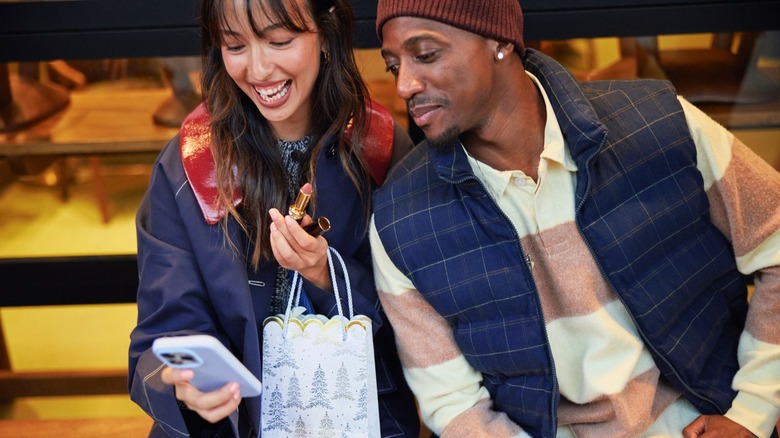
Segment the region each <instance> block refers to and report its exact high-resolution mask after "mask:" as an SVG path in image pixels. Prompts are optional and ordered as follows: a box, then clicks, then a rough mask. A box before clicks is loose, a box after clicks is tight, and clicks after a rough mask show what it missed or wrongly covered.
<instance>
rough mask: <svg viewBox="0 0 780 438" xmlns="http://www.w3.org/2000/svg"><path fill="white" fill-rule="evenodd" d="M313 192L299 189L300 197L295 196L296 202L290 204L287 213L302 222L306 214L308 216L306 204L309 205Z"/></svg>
mask: <svg viewBox="0 0 780 438" xmlns="http://www.w3.org/2000/svg"><path fill="white" fill-rule="evenodd" d="M310 199H311V194H306V193H303V190H299V191H298V197H297V198H295V202H293V203H292V205H290V208H289V209H288V210H287V214H289V215H290V216H292V218H293V219H295V220H296V221H298V222H300V221H301V219H303V217H304V216H306V206H307V205H309V200H310Z"/></svg>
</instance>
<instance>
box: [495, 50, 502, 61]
mask: <svg viewBox="0 0 780 438" xmlns="http://www.w3.org/2000/svg"><path fill="white" fill-rule="evenodd" d="M496 59H498V60H499V61H501V60H502V59H504V52H501V51H499V52H498V53H496Z"/></svg>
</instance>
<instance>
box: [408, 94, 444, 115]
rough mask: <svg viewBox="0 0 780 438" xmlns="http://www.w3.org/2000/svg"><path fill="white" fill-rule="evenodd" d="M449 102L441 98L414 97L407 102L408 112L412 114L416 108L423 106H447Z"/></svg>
mask: <svg viewBox="0 0 780 438" xmlns="http://www.w3.org/2000/svg"><path fill="white" fill-rule="evenodd" d="M449 103H450V102H449V100H447V99H444V98H441V97H429V96H420V95H416V96H414V97H412V98H411V99H409V100H407V101H406V110H407V111H408V112H410V113H411V112H412V110H413V109H414V108H415V107H418V106H422V105H442V106H444V105H447V104H449Z"/></svg>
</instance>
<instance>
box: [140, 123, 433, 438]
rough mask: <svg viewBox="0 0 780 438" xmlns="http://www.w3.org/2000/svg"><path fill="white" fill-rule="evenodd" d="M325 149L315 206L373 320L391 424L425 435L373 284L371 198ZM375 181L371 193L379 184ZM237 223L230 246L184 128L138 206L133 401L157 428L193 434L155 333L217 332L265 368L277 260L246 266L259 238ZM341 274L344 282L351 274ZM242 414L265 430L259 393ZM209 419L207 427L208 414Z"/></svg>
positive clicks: (247, 430) (327, 305) (236, 428)
mask: <svg viewBox="0 0 780 438" xmlns="http://www.w3.org/2000/svg"><path fill="white" fill-rule="evenodd" d="M321 150H322V153H321V155H320V156H319V157H317V160H318V162H317V175H316V178H317V184H316V187H317V193H316V196H317V198H318V200H319V202H318V203H317V212H316V213H317V215H318V216H327V217H328V218H329V219H330V221H331V223H332V229H331V230H330V231H329V232H328V233H327V234H326V236H325V237H326V238H327V239H328V242H329V244H330V245H331V246H332V247H334V248H336V249H337V250H338V251H339V253H340V254H341V255H342V256H343V258H344V260H345V262H346V264H347V269H348V270H349V277H350V280H351V284H352V291H353V299H354V302H353V305H354V309H355V313H356V314H357V313H359V314H364V315H366V316H368V317H370V318H371V319H372V321H373V325H374V348H375V356H376V369H377V387H378V390H379V394H380V397H379V407H380V417H381V426H382V434H383V436H398V437H402V436H403V437H406V436H409V437H417V435H418V430H419V420H418V417H417V413H416V409H415V405H414V399H413V397H412V395H411V392H410V391H409V389H408V387H407V386H406V383H405V381H404V379H403V375H402V372H401V367H400V362H399V361H398V358H397V353H396V351H395V342H394V338H393V332H392V328H391V327H390V325H389V324H387V323H386V322H385V320H384V318H385V317H384V313H383V312H382V310H381V308H380V305H379V300H378V298H377V294H376V289H375V287H374V281H373V274H372V269H371V256H370V252H369V250H370V248H369V243H368V238H367V232H366V230H367V228H366V222H365V221H366V214H365V212H364V210H363V207H362V206H363V205H364V201H365V199H361V197H360V195H359V194H358V193H357V190H356V189H355V187H354V185H353V183H352V181H351V180H350V179H349V178H348V177H347V176H346V175H345V173H344V171H343V169H342V167H341V164H340V161H339V159H338V158H337V157H336V156H335V154H331V153H329V152H328V150H329V148H328V147H323V148H322V149H321ZM372 188H373V187H368V188H367V192H364V193H369V194H370V192H371V190H372ZM364 196H369V195H364ZM228 228H229V234H230V236H229V238H230V241H232V242H236V243H237V250H236V249H232V248H231V247H230V245H229V243H228V239H227V237H228V236H225V234H224V232H223V228H222V226H221V224H214V225H211V224H208V223H207V222H206V220H204V213H203V211H202V210H201V208H200V206H199V204H198V202H197V199H196V196H195V194H194V192H193V189H192V185H191V182H190V181H189V180H188V179H187V175H186V174H185V171H184V168H183V165H182V158H181V153H180V145H179V137H178V136H177V137H175V138H174V139H173V140H171V142H170V143H169V144H168V145H167V146H166V147H165V149H164V150H163V151H162V153H161V154H160V155H159V157H158V158H157V161H156V162H155V164H154V168H153V171H152V176H151V181H150V184H149V189H148V192H147V193H146V195H145V197H144V199H143V201H142V203H141V205H140V207H139V210H138V214H137V233H138V269H139V276H140V285H139V290H138V325H137V327H136V328H135V329H134V330H133V332H132V334H131V343H130V363H129V387H130V396H131V398H132V399H133V401H135V402H136V403H137V404H138V405H140V406H141V407H142V408H143V409H144V410H145V411H146V412H147V413H148V414H149V415H150V416H151V417H152V418H153V419H154V420H155V425H154V427H153V430H152V433H151V435H150V436H154V437H163V436H172V437H177V436H188V431H187V427H186V425H185V422H184V420H183V417H182V414H183V413H184V414H185V415H187V411H186V410H183V409H181V408H180V406H179V405H178V403H177V401H176V399H175V398H174V392H173V387H172V386H170V385H165V384H163V383H162V381H161V380H160V371H161V369H162V364H161V363H160V362H159V361H158V360H157V359H156V358H155V357H154V355H153V354H152V352H151V345H152V342H153V341H154V339H156V338H158V337H161V336H176V335H185V334H200V333H205V334H210V335H213V336H215V337H217V338H218V339H219V340H220V341H221V342H222V343H223V344H224V345H226V346H228V348H229V349H230V350H231V351H232V352H233V353H234V354H235V355H236V357H238V359H239V360H240V361H241V362H243V363H244V365H246V367H247V368H248V369H249V370H250V371H252V372H253V373H254V374H255V375H256V376H258V377H260V376H262V369H261V365H262V357H261V350H262V348H261V344H262V340H261V336H262V322H263V320H264V319H265V318H266V317H267V316H269V308H270V298H271V292H272V290H273V288H274V275H275V273H276V269H277V266H278V265H277V263H275V262H269V263H262V265H261V267H260V269H259V271H258V272H256V273H255V272H252V270H251V269H247V257H248V254H249V253H250V249H249V248H250V247H249V245H248V244H247V238H246V235H245V234H244V233H243V232H242V231H241V230H240V228H239V227H238V226H237V224H236V223H235V221H233V220H231V221H230V223H229V227H228ZM338 281H339V282H340V283H342V282H343V277H342V278H340V279H338ZM340 286H342V287H341V288H340V290H346V289H345V288H344V287H343V286H344V285H343V284H341V285H340ZM304 288H305V289H306V292H307V294H308V296H309V298H310V299H311V301H312V303H313V305H314V308H315V310H316V311H317V313H322V314H326V315H329V316H332V315H334V314H336V313H337V312H336V303H335V298H334V296H333V294H332V293H329V292H326V291H323V290H319V289H317V288H315V287H313V286H312V285H311V284H309V283H308V282H306V283H305V284H304ZM345 305H346V304H345ZM238 414H239V415H238V419H237V418H236V413H234V414H233V415H231V417H230V423H231V427H230V429H232V435H238V436H242V437H245V436H257V433H258V431H259V430H260V397H254V398H246V399H244V400H242V402H241V405H240V406H239V410H238ZM190 419H191V420H192V419H193V417H191V416H190ZM198 419H199V417H195V418H194V420H198ZM201 421H202V420H201ZM203 427H207V425H206V424H205V422H203Z"/></svg>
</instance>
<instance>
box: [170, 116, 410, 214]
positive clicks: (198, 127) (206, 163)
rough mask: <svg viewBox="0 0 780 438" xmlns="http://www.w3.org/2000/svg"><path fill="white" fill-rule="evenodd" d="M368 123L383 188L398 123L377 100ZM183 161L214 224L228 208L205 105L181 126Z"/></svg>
mask: <svg viewBox="0 0 780 438" xmlns="http://www.w3.org/2000/svg"><path fill="white" fill-rule="evenodd" d="M366 110H367V111H368V113H367V115H368V123H367V126H366V127H367V130H366V135H365V136H364V137H363V139H362V140H363V142H362V143H363V155H364V156H365V158H366V162H367V163H368V167H369V172H370V173H371V177H372V178H373V180H374V181H375V182H376V184H377V185H381V184H382V183H383V182H384V180H385V176H387V170H388V167H389V163H390V156H391V155H392V152H393V132H394V131H393V129H394V122H393V118H392V116H391V115H390V112H389V111H388V110H387V109H386V108H385V107H383V106H382V105H380V104H379V103H377V102H374V101H368V105H367V107H366ZM344 136H345V138H346V140H347V141H350V138H351V136H352V125H350V126H349V127H348V128H347V129H346V131H345V132H344ZM179 146H180V149H181V162H182V165H183V166H184V172H185V174H186V175H187V180H189V182H190V186H191V187H192V191H193V193H194V194H195V198H196V199H197V200H198V205H200V209H201V211H202V212H203V217H204V219H205V220H206V222H207V223H209V224H211V225H213V224H216V223H217V222H219V221H220V220H221V219H222V218H223V217H224V216H225V211H226V209H225V207H224V206H222V205H219V204H218V203H217V169H216V165H215V162H214V156H213V154H212V149H211V130H210V126H209V114H208V112H207V111H206V106H205V104H203V103H201V104H200V105H198V107H197V108H195V110H194V111H193V112H192V113H190V115H189V116H187V118H186V119H185V120H184V122H183V123H182V125H181V131H180V135H179ZM241 199H242V198H241V193H240V192H238V191H236V193H234V195H233V205H234V206H236V205H238V204H240V203H241Z"/></svg>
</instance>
